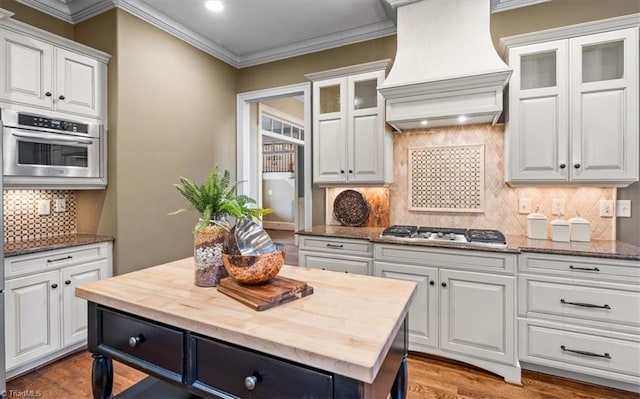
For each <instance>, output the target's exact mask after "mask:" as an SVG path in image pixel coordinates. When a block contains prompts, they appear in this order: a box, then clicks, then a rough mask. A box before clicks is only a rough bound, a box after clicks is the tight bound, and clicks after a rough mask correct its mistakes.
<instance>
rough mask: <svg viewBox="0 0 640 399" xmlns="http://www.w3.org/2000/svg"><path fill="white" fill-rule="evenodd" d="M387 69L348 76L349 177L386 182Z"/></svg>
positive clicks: (350, 178)
mask: <svg viewBox="0 0 640 399" xmlns="http://www.w3.org/2000/svg"><path fill="white" fill-rule="evenodd" d="M383 80H384V71H375V72H368V73H363V74H359V75H353V76H349V77H348V78H347V93H348V95H347V107H348V111H347V115H348V120H347V180H348V181H349V182H380V183H382V182H384V155H385V154H384V139H385V134H384V98H383V97H382V95H381V94H380V93H378V86H379V85H381V84H382V82H383Z"/></svg>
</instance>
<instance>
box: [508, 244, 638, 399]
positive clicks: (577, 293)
mask: <svg viewBox="0 0 640 399" xmlns="http://www.w3.org/2000/svg"><path fill="white" fill-rule="evenodd" d="M518 268H519V275H518V292H519V300H518V327H519V337H518V338H519V357H520V360H521V361H522V362H524V363H528V364H532V365H534V366H536V367H538V368H540V367H542V369H541V371H543V372H547V373H550V374H554V373H560V374H563V373H564V374H563V375H565V374H566V372H572V373H575V374H574V375H566V376H568V377H573V378H578V379H581V380H584V381H588V382H593V383H597V384H604V385H609V386H613V387H617V388H622V389H627V390H633V391H636V392H639V391H640V277H639V274H638V270H640V269H639V268H638V262H637V261H631V260H617V259H605V258H592V257H576V256H562V255H549V254H537V253H526V252H524V253H522V254H521V255H520V257H519V260H518Z"/></svg>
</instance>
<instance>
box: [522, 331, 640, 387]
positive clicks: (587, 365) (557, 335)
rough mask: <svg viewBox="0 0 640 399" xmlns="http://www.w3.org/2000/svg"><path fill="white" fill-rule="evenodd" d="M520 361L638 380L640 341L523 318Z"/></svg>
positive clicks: (630, 380)
mask: <svg viewBox="0 0 640 399" xmlns="http://www.w3.org/2000/svg"><path fill="white" fill-rule="evenodd" d="M563 348H564V349H563ZM520 360H522V361H528V362H531V363H537V364H542V365H547V366H552V367H554V366H555V367H559V368H562V369H566V370H571V371H575V372H580V373H584V374H589V375H595V376H599V377H604V378H611V379H616V380H620V381H626V382H632V383H637V382H638V376H640V342H639V338H638V336H637V335H631V334H612V333H611V332H610V331H604V330H602V331H601V330H596V329H579V328H577V327H576V328H571V327H567V326H564V325H559V324H558V325H556V324H551V323H548V324H538V323H531V322H526V321H521V322H520Z"/></svg>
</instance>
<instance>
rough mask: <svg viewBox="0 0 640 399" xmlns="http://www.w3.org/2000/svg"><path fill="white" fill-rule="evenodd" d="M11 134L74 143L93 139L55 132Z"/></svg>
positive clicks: (87, 141) (83, 142)
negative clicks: (66, 135) (67, 135)
mask: <svg viewBox="0 0 640 399" xmlns="http://www.w3.org/2000/svg"><path fill="white" fill-rule="evenodd" d="M11 134H12V135H14V136H16V137H21V138H25V139H40V140H43V141H47V142H51V143H54V142H58V143H64V144H69V143H76V144H92V143H93V140H91V139H83V138H80V137H69V138H67V137H65V136H60V135H57V134H51V133H26V132H11Z"/></svg>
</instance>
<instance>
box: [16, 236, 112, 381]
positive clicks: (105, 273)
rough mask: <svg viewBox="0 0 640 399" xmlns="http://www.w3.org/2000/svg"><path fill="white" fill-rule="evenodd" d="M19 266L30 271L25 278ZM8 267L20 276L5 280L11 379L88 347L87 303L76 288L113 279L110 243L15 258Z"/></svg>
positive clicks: (25, 273) (24, 273)
mask: <svg viewBox="0 0 640 399" xmlns="http://www.w3.org/2000/svg"><path fill="white" fill-rule="evenodd" d="M90 254H93V257H92V256H89V255H90ZM18 265H29V266H30V267H29V268H28V269H22V270H23V272H22V274H21V273H19V272H18V273H16V270H20V268H19V267H18ZM4 267H5V271H11V270H13V274H17V276H16V277H11V278H8V279H7V280H6V282H5V326H6V327H5V341H6V342H5V347H6V348H5V357H6V367H7V376H8V377H12V376H13V375H17V374H20V373H23V372H25V371H27V370H29V369H32V368H35V367H36V366H38V365H40V364H43V363H45V362H48V361H50V360H52V359H54V358H56V357H59V356H61V355H64V354H65V353H68V352H69V351H72V350H74V349H77V348H79V347H81V346H82V345H84V344H85V343H86V339H87V303H86V301H85V300H84V299H80V298H76V296H75V287H76V286H77V285H80V284H84V283H88V282H91V281H97V280H101V279H104V278H106V277H109V276H111V273H112V258H111V243H110V242H107V243H100V244H90V245H85V246H79V247H73V248H68V249H62V250H53V251H47V252H40V253H37V254H29V255H21V256H14V257H9V258H6V259H5V265H4ZM24 270H28V271H26V272H24ZM6 274H7V275H9V276H11V273H6Z"/></svg>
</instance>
